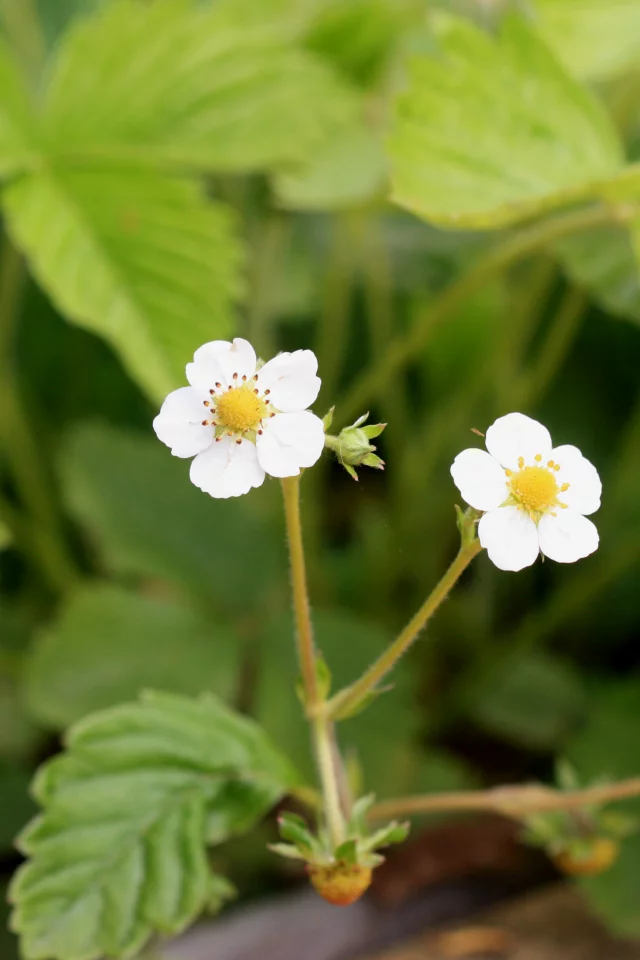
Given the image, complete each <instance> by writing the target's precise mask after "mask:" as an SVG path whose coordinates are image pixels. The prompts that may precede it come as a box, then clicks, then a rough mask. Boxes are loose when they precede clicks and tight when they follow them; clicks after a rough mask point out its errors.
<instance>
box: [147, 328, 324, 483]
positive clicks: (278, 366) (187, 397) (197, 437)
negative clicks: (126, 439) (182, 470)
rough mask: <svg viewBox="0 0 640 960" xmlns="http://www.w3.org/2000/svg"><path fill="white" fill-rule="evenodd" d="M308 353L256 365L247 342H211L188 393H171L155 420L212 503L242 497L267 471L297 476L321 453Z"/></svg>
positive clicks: (313, 364)
mask: <svg viewBox="0 0 640 960" xmlns="http://www.w3.org/2000/svg"><path fill="white" fill-rule="evenodd" d="M317 369H318V361H317V360H316V357H315V354H313V353H312V352H311V350H296V352H295V353H281V354H279V355H278V356H277V357H274V359H273V360H270V361H269V362H268V363H265V364H264V366H262V367H258V363H257V359H256V355H255V351H254V349H253V347H252V346H251V344H250V343H247V341H246V340H241V339H240V338H236V339H235V340H234V341H233V343H228V342H227V341H226V340H213V341H212V342H211V343H205V344H204V346H202V347H200V349H199V350H196V352H195V354H194V357H193V363H188V364H187V380H188V381H189V383H190V384H191V386H190V387H181V388H180V389H179V390H174V391H173V393H170V394H169V396H168V397H167V399H166V400H165V401H164V403H163V404H162V409H161V410H160V413H159V414H158V416H157V417H156V418H155V420H154V421H153V428H154V430H155V431H156V434H157V435H158V437H159V438H160V440H162V442H163V443H166V445H167V446H168V447H170V448H171V452H172V453H173V455H174V456H176V457H195V459H194V460H193V462H192V464H191V471H190V476H191V480H192V482H193V483H194V484H195V485H196V487H199V488H200V489H201V490H204V491H205V493H209V494H210V495H211V496H212V497H221V498H226V497H239V496H240V495H241V494H243V493H247V492H248V491H249V490H250V489H251V487H259V486H260V485H261V483H262V482H263V480H264V477H265V473H268V474H270V475H271V476H272V477H295V476H297V475H298V474H299V473H300V468H301V467H311V466H313V464H314V463H315V462H316V460H318V458H319V457H320V454H321V453H322V450H323V447H324V427H323V425H322V420H321V419H320V418H319V417H316V416H315V414H313V413H311V412H310V411H309V410H307V409H306V408H307V407H308V406H309V405H310V404H312V403H313V402H314V400H315V399H316V397H317V396H318V391H319V390H320V378H319V377H317V376H316V371H317Z"/></svg>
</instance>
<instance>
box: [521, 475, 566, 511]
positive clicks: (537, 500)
mask: <svg viewBox="0 0 640 960" xmlns="http://www.w3.org/2000/svg"><path fill="white" fill-rule="evenodd" d="M509 484H510V486H511V492H512V493H513V496H514V497H515V498H516V500H517V501H518V502H519V503H521V504H522V506H523V507H525V508H526V509H527V510H534V511H536V512H538V511H542V510H545V509H546V508H547V507H551V506H553V505H554V503H555V499H556V495H557V493H558V484H557V483H556V478H555V477H554V475H553V471H551V470H548V469H547V468H546V467H525V468H524V469H523V470H519V471H518V472H517V473H514V474H513V476H512V477H511V479H510V481H509Z"/></svg>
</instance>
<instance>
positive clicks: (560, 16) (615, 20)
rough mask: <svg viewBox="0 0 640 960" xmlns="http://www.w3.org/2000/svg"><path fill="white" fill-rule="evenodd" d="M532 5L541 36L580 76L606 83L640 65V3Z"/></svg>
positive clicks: (577, 0)
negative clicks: (639, 59) (639, 58)
mask: <svg viewBox="0 0 640 960" xmlns="http://www.w3.org/2000/svg"><path fill="white" fill-rule="evenodd" d="M532 6H533V9H534V10H535V11H536V13H537V14H538V21H537V24H538V27H539V30H540V32H541V34H542V35H543V37H544V38H545V40H546V41H547V43H548V44H549V46H550V47H551V49H552V50H554V51H555V52H556V53H557V55H558V57H559V58H560V59H561V60H562V61H563V63H565V64H566V66H567V67H568V68H569V70H571V71H572V72H573V73H575V74H576V75H577V76H579V77H587V78H589V79H592V80H605V79H608V78H611V77H615V76H617V75H618V74H621V73H624V72H625V71H627V70H632V69H633V68H634V67H636V66H637V63H638V57H639V56H640V3H639V2H638V0H607V2H606V3H603V2H602V0H533V4H532Z"/></svg>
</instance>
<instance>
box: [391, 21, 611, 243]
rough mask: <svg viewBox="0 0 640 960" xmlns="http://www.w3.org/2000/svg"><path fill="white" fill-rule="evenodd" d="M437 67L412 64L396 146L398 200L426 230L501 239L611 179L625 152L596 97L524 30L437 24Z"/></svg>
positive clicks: (520, 24) (506, 24)
mask: <svg viewBox="0 0 640 960" xmlns="http://www.w3.org/2000/svg"><path fill="white" fill-rule="evenodd" d="M434 23H435V30H436V35H437V40H438V46H439V55H438V56H434V57H426V56H425V57H420V58H416V59H415V60H413V61H411V63H410V69H409V73H410V86H409V89H408V91H407V92H406V93H405V94H403V95H402V97H401V98H400V100H399V103H398V107H397V117H396V120H395V123H394V127H393V132H392V137H391V145H390V150H391V160H392V185H393V199H394V200H395V201H396V202H397V203H399V204H400V205H401V206H403V207H406V208H407V209H408V210H411V211H412V212H413V213H416V214H418V215H420V216H422V217H424V218H425V219H426V220H430V221H432V222H433V223H439V224H449V225H458V226H461V227H496V226H501V225H504V224H507V223H511V222H515V221H517V220H520V219H522V218H524V217H527V216H531V215H533V214H535V213H539V212H540V211H542V210H544V209H546V208H552V207H554V206H558V205H561V204H564V203H567V202H569V201H570V200H572V199H574V198H579V197H584V196H594V195H597V194H598V183H599V182H600V181H606V180H608V179H612V178H615V176H616V174H617V172H618V171H619V170H620V169H621V167H622V150H621V146H620V143H619V141H618V139H617V136H616V134H615V131H614V129H613V126H612V124H611V123H610V121H609V119H608V117H607V116H606V114H605V113H604V111H603V110H602V108H601V106H600V105H599V103H598V102H597V101H596V99H595V98H594V96H593V95H592V94H591V93H590V92H589V91H588V90H586V89H585V88H583V87H581V86H580V85H579V84H578V83H577V82H576V81H574V80H573V79H572V78H571V77H570V76H569V75H568V74H566V73H565V71H564V69H563V68H562V67H561V66H560V65H559V64H558V63H557V62H556V60H555V59H554V57H553V55H552V54H551V53H550V52H549V51H548V50H547V48H546V47H545V45H544V44H543V42H542V41H541V40H540V39H539V37H538V36H537V35H536V34H535V33H534V31H533V29H532V28H531V27H530V26H529V25H527V23H526V22H525V21H524V20H522V19H520V18H518V17H516V16H515V15H514V16H508V17H506V18H505V19H504V21H503V24H502V30H501V33H500V36H499V38H497V39H495V40H494V39H492V38H491V37H490V36H489V35H488V34H487V33H485V32H483V31H482V30H480V29H478V28H477V27H474V26H473V25H472V24H471V23H469V22H468V21H466V20H463V19H461V18H458V17H451V16H446V15H440V16H438V17H437V18H436V19H435V21H434Z"/></svg>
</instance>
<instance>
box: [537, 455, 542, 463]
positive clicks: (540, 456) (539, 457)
mask: <svg viewBox="0 0 640 960" xmlns="http://www.w3.org/2000/svg"><path fill="white" fill-rule="evenodd" d="M536 460H537V461H538V463H540V461H541V460H542V454H541V453H536Z"/></svg>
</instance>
